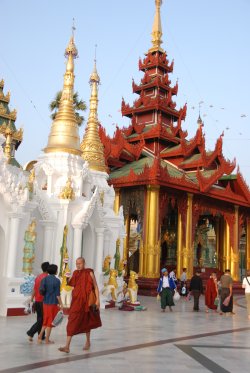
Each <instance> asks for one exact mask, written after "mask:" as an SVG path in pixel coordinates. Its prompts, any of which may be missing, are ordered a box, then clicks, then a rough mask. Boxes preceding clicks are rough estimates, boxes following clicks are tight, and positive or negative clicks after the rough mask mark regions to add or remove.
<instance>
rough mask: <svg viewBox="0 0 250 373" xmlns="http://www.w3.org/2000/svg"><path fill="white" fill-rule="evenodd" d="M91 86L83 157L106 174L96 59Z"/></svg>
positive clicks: (92, 167) (82, 146) (90, 166)
mask: <svg viewBox="0 0 250 373" xmlns="http://www.w3.org/2000/svg"><path fill="white" fill-rule="evenodd" d="M89 83H90V86H91V96H90V100H89V102H90V111H89V118H88V123H87V128H86V132H85V135H84V137H83V140H82V143H81V149H82V157H83V159H84V160H85V161H87V162H88V163H89V168H90V169H91V170H96V171H102V172H106V171H107V169H106V165H105V158H104V147H103V144H102V142H101V139H100V136H99V129H98V126H99V124H98V113H97V108H98V85H99V84H100V78H99V75H98V72H97V69H96V59H95V60H94V69H93V72H92V74H91V75H90V80H89Z"/></svg>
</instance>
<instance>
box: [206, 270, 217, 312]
mask: <svg viewBox="0 0 250 373" xmlns="http://www.w3.org/2000/svg"><path fill="white" fill-rule="evenodd" d="M216 298H218V285H217V276H216V273H214V272H213V273H211V276H210V278H209V279H208V280H207V285H206V292H205V304H206V306H207V308H206V312H208V309H210V310H213V311H215V312H216V311H217V307H218V305H216V304H215V299H216Z"/></svg>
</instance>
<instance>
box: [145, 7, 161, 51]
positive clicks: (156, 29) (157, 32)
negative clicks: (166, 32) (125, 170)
mask: <svg viewBox="0 0 250 373" xmlns="http://www.w3.org/2000/svg"><path fill="white" fill-rule="evenodd" d="M161 5H162V0H155V17H154V23H153V29H152V33H151V35H152V47H151V48H150V49H149V52H157V51H160V52H164V50H163V49H162V48H161V44H162V40H161V37H162V27H161Z"/></svg>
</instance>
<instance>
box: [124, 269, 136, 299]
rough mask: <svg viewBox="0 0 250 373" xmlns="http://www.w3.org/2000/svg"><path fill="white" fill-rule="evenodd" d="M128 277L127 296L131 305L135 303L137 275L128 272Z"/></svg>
mask: <svg viewBox="0 0 250 373" xmlns="http://www.w3.org/2000/svg"><path fill="white" fill-rule="evenodd" d="M129 274H130V276H129V280H128V290H127V294H128V296H129V299H130V302H131V303H136V302H137V293H138V285H137V283H136V280H138V274H137V273H136V272H134V271H130V273H129Z"/></svg>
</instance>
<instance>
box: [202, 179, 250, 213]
mask: <svg viewBox="0 0 250 373" xmlns="http://www.w3.org/2000/svg"><path fill="white" fill-rule="evenodd" d="M206 195H207V196H209V197H212V198H216V199H220V200H223V201H226V202H230V203H233V204H239V205H241V206H245V207H250V206H249V202H250V200H247V199H246V198H244V197H242V196H240V195H238V194H236V193H234V192H233V191H232V189H231V186H230V183H228V185H227V186H226V188H225V189H218V188H216V187H211V189H210V190H209V192H208V193H206Z"/></svg>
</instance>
